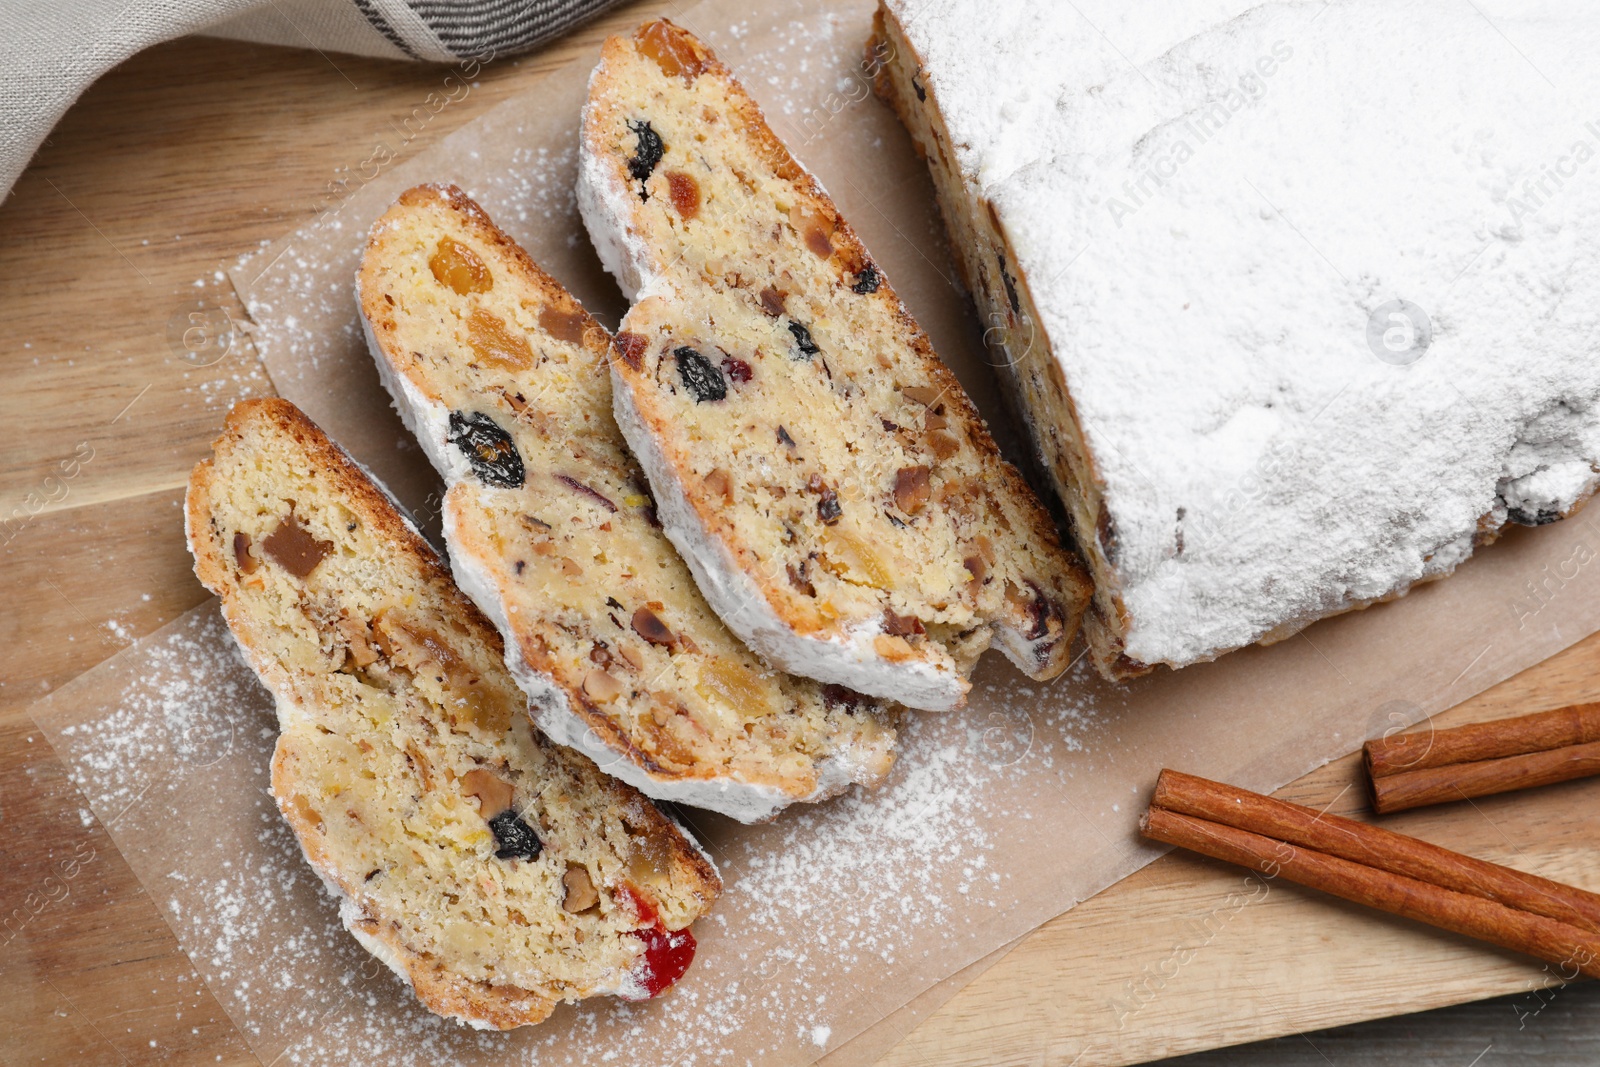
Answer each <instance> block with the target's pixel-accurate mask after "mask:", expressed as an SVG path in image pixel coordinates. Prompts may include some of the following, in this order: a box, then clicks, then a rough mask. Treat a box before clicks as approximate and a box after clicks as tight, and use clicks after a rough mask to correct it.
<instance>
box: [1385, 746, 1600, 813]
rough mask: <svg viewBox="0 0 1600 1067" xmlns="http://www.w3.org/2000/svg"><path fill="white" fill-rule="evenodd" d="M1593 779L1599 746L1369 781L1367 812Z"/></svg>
mask: <svg viewBox="0 0 1600 1067" xmlns="http://www.w3.org/2000/svg"><path fill="white" fill-rule="evenodd" d="M1596 774H1600V742H1594V743H1591V744H1587V745H1568V746H1567V747H1566V748H1554V749H1551V750H1550V751H1548V752H1530V753H1528V754H1527V755H1524V756H1507V757H1506V758H1504V759H1490V760H1479V761H1478V762H1476V763H1460V764H1446V765H1445V766H1443V767H1427V768H1424V769H1423V770H1420V771H1404V772H1401V773H1399V774H1390V775H1386V776H1384V777H1381V778H1374V779H1372V810H1374V811H1376V812H1377V813H1378V814H1380V815H1388V814H1390V813H1391V812H1396V811H1405V810H1407V809H1409V808H1421V807H1426V806H1427V805H1429V804H1445V803H1448V802H1450V801H1452V800H1466V799H1467V798H1468V797H1486V796H1492V795H1493V794H1495V793H1509V792H1511V791H1512V790H1514V789H1532V788H1533V787H1534V786H1539V785H1554V784H1555V783H1556V782H1569V781H1571V780H1572V779H1574V778H1589V777H1592V776H1593V775H1596Z"/></svg>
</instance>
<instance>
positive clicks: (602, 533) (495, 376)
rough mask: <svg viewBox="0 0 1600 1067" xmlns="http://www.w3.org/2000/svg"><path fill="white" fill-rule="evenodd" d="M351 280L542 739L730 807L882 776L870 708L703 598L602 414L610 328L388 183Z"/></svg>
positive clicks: (874, 712)
mask: <svg viewBox="0 0 1600 1067" xmlns="http://www.w3.org/2000/svg"><path fill="white" fill-rule="evenodd" d="M359 287H360V298H361V309H362V315H363V318H364V321H365V322H366V324H367V327H368V331H369V337H370V342H371V347H372V351H373V355H374V357H375V358H376V360H377V363H378V368H379V371H380V373H381V375H382V377H383V380H384V382H385V383H386V384H387V386H388V388H389V391H390V393H391V394H392V395H393V397H394V400H395V404H396V406H397V407H398V408H399V410H400V412H401V414H402V416H403V417H404V418H405V420H406V423H407V425H408V426H410V427H411V429H412V430H413V432H415V433H416V435H417V438H418V440H419V441H420V442H421V443H422V445H423V448H424V450H425V451H426V452H427V454H428V456H429V457H430V458H431V459H432V461H433V463H434V465H435V466H436V467H437V468H438V469H439V471H440V473H441V474H442V475H443V476H444V478H445V480H446V481H447V483H448V484H449V489H448V492H447V494H446V498H445V501H444V508H443V512H444V528H445V538H446V540H447V542H448V544H449V547H450V556H451V560H452V562H453V565H454V568H455V572H456V577H457V579H458V580H459V581H460V583H461V585H462V588H464V589H465V590H467V591H468V592H469V593H470V594H471V595H472V596H473V597H474V599H476V600H477V602H478V604H479V606H480V607H482V608H483V610H484V611H485V612H486V613H487V614H488V615H489V616H490V617H491V618H492V619H494V620H495V621H496V623H497V624H498V625H499V627H500V630H501V633H502V634H503V635H504V637H505V640H506V644H507V648H508V650H509V662H510V665H511V670H512V673H513V674H514V675H515V677H516V678H517V680H518V681H519V682H521V684H522V686H523V688H524V689H525V690H526V691H527V693H528V694H529V696H530V697H532V698H533V712H534V714H535V716H536V718H537V721H538V723H539V725H540V727H541V728H542V729H543V730H544V731H545V733H546V734H548V735H549V736H550V737H552V738H555V739H556V740H558V741H562V742H564V743H566V744H569V745H574V746H577V747H579V748H581V749H583V750H584V751H585V752H588V753H590V754H591V755H593V756H594V758H595V759H596V760H597V761H598V762H599V763H600V764H601V766H602V767H604V768H605V769H606V770H607V771H609V772H610V773H612V774H615V775H617V776H618V777H620V778H622V779H623V780H625V781H627V782H629V783H631V784H633V785H635V786H637V787H638V788H640V789H641V790H643V791H644V792H646V793H648V794H650V795H652V796H655V797H659V798H663V799H668V800H673V801H678V802H682V803H687V804H692V805H695V806H698V807H703V808H709V809H711V810H714V811H719V812H722V813H723V814H726V815H730V816H732V817H734V818H736V819H740V820H743V821H746V822H752V821H759V820H762V819H765V818H769V817H770V816H771V815H773V814H774V813H775V812H777V811H778V810H780V809H781V808H782V807H784V806H785V805H787V804H791V803H794V802H797V801H815V800H820V799H822V798H824V797H828V796H832V795H834V794H836V793H839V792H840V791H842V790H844V789H845V788H847V787H848V786H849V785H850V784H852V783H854V782H869V783H870V782H876V781H878V780H880V779H882V778H883V777H884V775H885V774H886V773H887V772H888V769H889V766H890V763H891V759H892V746H893V744H894V738H895V734H894V728H893V725H892V721H891V718H892V716H891V713H890V712H889V711H887V710H886V709H884V708H882V707H880V706H879V702H878V701H875V700H872V699H869V698H866V697H863V696H861V695H860V694H858V693H855V692H852V691H850V690H847V689H845V688H843V687H840V686H831V687H830V686H824V685H820V684H818V683H816V682H814V681H811V680H809V679H801V678H795V677H791V676H789V675H785V674H783V673H782V672H779V671H775V670H773V669H771V668H769V667H768V666H767V665H765V664H764V663H762V662H761V660H760V659H759V658H757V657H756V656H755V655H754V654H753V653H751V652H750V651H749V649H747V648H745V647H744V645H742V644H741V643H740V642H739V640H738V639H737V638H736V637H735V636H734V635H733V634H732V633H730V632H729V630H728V628H727V627H725V626H724V625H723V624H722V622H721V621H720V620H719V619H718V618H717V616H716V614H715V613H714V612H712V610H711V609H710V608H709V607H708V606H707V605H706V603H705V601H704V600H703V599H702V598H701V596H700V594H699V591H698V590H697V589H696V586H695V582H694V579H693V578H692V577H691V575H690V574H689V571H688V569H687V568H686V567H685V566H684V564H683V561H682V560H681V559H679V558H678V555H677V553H676V552H674V550H673V548H672V545H671V544H670V543H669V542H668V540H667V539H666V537H665V536H664V535H663V534H662V532H661V529H660V526H659V523H658V521H657V518H656V513H655V507H654V503H653V501H652V499H651V496H650V492H649V488H648V486H647V484H646V482H645V479H644V476H643V475H642V474H641V473H640V471H639V469H638V467H637V466H636V465H635V463H634V462H633V460H632V459H631V457H630V456H629V455H628V453H627V450H626V447H625V445H624V442H623V440H622V436H621V434H620V433H619V432H618V430H617V426H616V423H615V422H614V421H613V420H612V417H611V379H610V374H609V371H608V369H607V358H608V350H609V347H610V337H609V335H608V334H607V333H606V331H605V329H604V328H603V327H602V326H600V324H599V323H597V322H596V321H595V320H594V319H593V318H591V317H590V316H589V315H588V314H586V313H585V312H584V310H583V308H582V307H581V306H580V305H579V304H578V302H577V301H576V300H575V299H574V298H573V297H572V296H571V295H570V294H569V293H567V292H566V290H565V289H563V288H562V287H561V286H560V285H559V284H558V283H557V282H556V281H555V280H554V279H552V278H551V277H550V276H549V275H548V274H546V273H545V272H544V271H542V270H541V269H540V268H539V267H538V266H536V265H535V264H534V263H533V262H532V260H531V259H530V258H529V257H528V255H527V254H526V253H525V252H524V251H523V250H522V249H521V248H520V247H518V246H517V245H516V243H515V242H513V241H512V240H511V239H510V238H509V237H507V236H506V235H505V234H504V233H502V232H501V231H500V230H499V229H497V228H496V227H495V225H494V224H493V223H492V222H491V221H490V219H489V217H488V216H487V215H486V214H485V213H484V211H483V210H482V209H481V208H480V207H479V206H478V205H477V204H475V203H473V202H472V201H471V200H470V199H468V198H467V197H466V196H465V195H464V194H463V193H462V192H461V191H460V190H458V189H454V188H448V187H439V186H420V187H418V188H415V189H412V190H410V191H408V192H406V193H405V194H403V195H402V196H401V197H400V198H399V200H398V201H397V202H396V203H395V204H394V206H393V207H391V208H390V209H389V211H388V212H387V213H385V214H384V216H383V217H382V218H381V219H379V220H378V222H377V224H376V225H375V226H374V228H373V231H372V238H371V241H370V243H369V245H368V248H367V252H366V256H365V259H364V261H363V263H362V267H361V275H360V279H359Z"/></svg>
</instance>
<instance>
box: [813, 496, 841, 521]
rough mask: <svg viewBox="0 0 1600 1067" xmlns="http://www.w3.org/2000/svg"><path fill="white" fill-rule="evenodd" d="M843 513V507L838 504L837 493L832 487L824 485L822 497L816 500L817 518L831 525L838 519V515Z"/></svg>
mask: <svg viewBox="0 0 1600 1067" xmlns="http://www.w3.org/2000/svg"><path fill="white" fill-rule="evenodd" d="M843 514H844V509H843V508H842V507H840V506H839V494H838V493H835V492H834V491H833V490H832V489H829V488H826V487H824V488H823V490H822V498H821V499H820V500H818V501H817V518H819V519H821V520H822V521H823V522H825V523H827V524H828V525H829V526H832V525H833V524H834V523H836V522H838V521H839V516H840V515H843Z"/></svg>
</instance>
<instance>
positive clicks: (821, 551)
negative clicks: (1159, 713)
mask: <svg viewBox="0 0 1600 1067" xmlns="http://www.w3.org/2000/svg"><path fill="white" fill-rule="evenodd" d="M580 152H581V162H580V166H579V185H578V202H579V206H580V208H581V210H582V212H583V218H584V222H585V223H586V224H587V226H588V228H589V233H590V236H591V237H592V238H593V239H594V242H595V245H596V246H597V248H598V249H599V250H600V252H601V256H602V258H603V259H604V260H605V262H606V265H607V267H608V268H609V269H610V270H611V271H612V273H614V274H615V275H616V276H617V278H618V280H619V282H620V283H621V284H622V286H623V288H624V290H625V291H626V292H627V293H628V294H629V295H630V296H631V297H633V298H634V299H635V300H636V303H635V305H634V307H633V308H632V309H631V310H630V311H629V312H628V315H627V318H626V319H625V320H624V322H623V325H622V330H621V332H620V333H619V335H618V337H617V344H616V347H615V349H614V355H613V360H612V370H613V372H614V379H615V382H616V397H615V407H616V415H617V422H618V423H619V424H620V425H621V427H622V432H623V434H624V436H626V437H627V439H628V443H629V445H630V446H632V448H633V451H634V453H635V454H636V455H637V456H638V457H639V461H640V463H641V465H642V466H643V467H644V469H645V473H646V474H647V475H648V476H649V478H650V484H651V486H652V487H653V488H654V490H655V493H656V499H657V500H658V502H659V503H660V507H661V516H662V521H663V522H664V523H665V525H666V529H667V533H668V535H669V536H670V537H671V538H672V540H673V543H674V544H675V545H677V546H678V549H679V551H680V552H682V553H683V555H684V558H685V559H686V560H687V561H688V563H689V566H690V568H691V570H693V572H694V575H695V578H696V579H697V580H698V582H699V583H700V588H701V591H702V592H704V593H705V595H706V599H707V600H709V601H710V602H711V605H712V607H714V608H716V610H717V611H718V612H719V613H720V614H721V615H722V617H723V619H724V621H726V622H727V623H728V625H729V626H730V627H731V628H732V629H733V630H734V632H735V633H737V634H739V635H740V636H741V637H743V638H744V639H745V640H746V641H747V642H748V643H749V644H750V645H751V647H753V648H755V649H756V650H757V651H758V652H760V653H761V654H762V655H764V656H766V657H767V658H768V659H770V660H771V661H772V662H774V663H777V664H779V665H781V666H784V667H786V668H788V669H789V670H792V671H795V672H797V673H800V674H806V675H809V676H811V677H813V678H819V679H822V680H824V681H829V682H836V683H841V684H844V685H849V686H851V687H853V688H855V689H858V690H860V691H862V692H865V693H872V694H875V695H879V696H886V697H892V698H894V699H896V700H900V701H902V702H904V703H906V704H909V705H911V706H913V707H919V708H930V709H947V708H953V707H958V706H960V705H961V704H962V703H963V702H964V701H965V698H966V693H967V690H968V688H969V683H968V681H967V675H968V674H969V673H970V671H971V669H972V666H973V664H974V663H975V662H976V660H977V658H978V656H979V655H980V654H981V653H982V652H983V650H984V649H985V648H987V647H989V645H990V644H991V643H995V644H998V645H999V647H1000V648H1001V650H1002V651H1004V652H1005V654H1006V655H1007V656H1008V657H1009V658H1010V659H1011V660H1012V661H1013V662H1014V663H1016V664H1017V666H1019V667H1020V668H1021V669H1022V670H1023V671H1025V672H1026V673H1027V674H1029V675H1030V676H1032V677H1034V678H1039V679H1045V678H1050V677H1053V676H1055V675H1056V674H1058V673H1060V672H1061V671H1062V670H1063V669H1064V668H1065V666H1066V664H1067V656H1068V646H1069V645H1070V643H1071V641H1072V638H1073V636H1074V634H1075V633H1076V632H1077V628H1078V620H1079V617H1080V615H1081V613H1082V611H1083V608H1084V605H1085V603H1086V602H1087V599H1088V592H1089V590H1088V586H1087V582H1086V579H1085V577H1084V576H1083V573H1082V572H1081V570H1080V569H1079V567H1078V566H1077V564H1076V562H1075V561H1074V560H1073V559H1072V557H1071V556H1070V554H1069V553H1068V552H1067V551H1065V550H1064V549H1063V548H1062V547H1061V544H1060V542H1059V539H1058V536H1057V533H1056V530H1055V528H1054V526H1053V524H1052V523H1051V521H1050V519H1049V517H1048V515H1047V514H1046V513H1045V511H1044V509H1043V508H1042V507H1041V505H1040V504H1039V502H1038V500H1037V499H1036V498H1035V497H1034V495H1033V493H1032V492H1031V491H1030V490H1029V489H1028V487H1027V485H1026V484H1025V483H1024V482H1023V480H1022V478H1021V477H1020V476H1019V475H1018V474H1017V472H1016V471H1015V470H1014V469H1013V468H1012V467H1011V466H1010V465H1009V464H1007V463H1006V462H1005V461H1004V460H1003V459H1001V457H1000V454H999V452H998V451H997V449H996V448H995V444H994V441H993V439H992V438H991V437H990V435H989V432H988V429H987V428H986V427H985V426H984V423H983V421H982V419H981V418H980V417H979V415H978V413H977V410H976V409H975V408H974V407H973V405H972V402H971V401H970V400H969V399H968V397H967V395H966V393H965V392H964V391H963V390H962V388H961V386H960V384H959V383H958V382H957V381H956V379H955V376H954V375H952V374H951V373H950V372H949V370H947V369H946V368H945V366H944V365H943V364H942V363H940V362H939V360H938V358H937V357H936V356H935V355H934V353H933V350H932V348H931V347H930V346H929V343H928V339H927V336H926V335H925V334H924V333H923V332H922V330H921V329H920V328H919V327H918V326H917V324H916V323H915V322H914V321H913V320H912V318H911V316H910V314H909V313H908V312H907V310H906V308H905V306H904V305H903V304H902V303H901V302H900V300H899V298H898V297H896V296H895V293H894V290H893V289H892V288H891V287H890V285H889V282H888V280H887V279H886V278H885V277H884V276H883V272H882V271H881V270H880V269H879V268H878V266H877V265H876V264H875V263H874V262H873V261H872V259H871V258H870V257H869V256H868V254H867V252H866V249H864V248H863V247H862V245H861V242H860V241H859V240H857V238H856V236H855V234H854V233H853V232H852V231H851V229H850V227H849V225H848V224H847V223H846V222H845V221H844V219H843V218H841V217H840V215H839V212H838V210H837V209H836V208H835V207H834V204H833V202H832V201H831V200H830V199H829V198H828V196H827V194H826V193H825V192H823V190H822V188H821V186H820V185H818V183H817V182H816V180H815V179H813V178H812V176H811V175H810V174H809V173H807V172H806V171H805V170H804V169H803V168H802V167H801V166H800V165H799V164H798V163H796V162H795V160H794V159H793V157H791V156H790V154H789V152H788V150H787V149H786V148H785V147H784V146H783V144H782V143H781V142H780V141H779V140H778V138H777V137H776V135H774V134H773V132H772V130H771V129H770V128H769V127H768V126H767V124H766V121H765V120H764V119H763V118H762V115H761V112H760V110H759V109H758V108H757V107H756V104H755V102H754V101H753V100H752V99H751V98H750V97H749V95H748V94H747V93H746V92H745V90H744V89H743V87H742V86H741V85H740V84H739V82H738V81H737V80H735V78H734V76H733V75H732V73H730V71H729V70H728V68H727V67H725V66H724V65H723V64H722V63H720V62H718V60H717V59H716V57H715V56H714V55H713V54H712V53H711V51H710V49H708V48H707V47H706V46H705V45H704V44H703V43H701V42H700V41H699V40H697V39H696V38H695V37H694V36H693V35H691V34H689V33H687V32H686V31H684V30H682V29H679V28H678V27H676V26H674V25H672V24H671V23H670V22H666V21H658V22H651V23H648V24H646V25H645V26H643V27H641V28H640V29H639V31H638V32H637V33H635V34H634V35H633V36H632V37H613V38H611V39H610V40H608V41H607V42H606V44H605V48H604V52H603V55H602V58H601V62H600V65H599V66H598V67H597V68H596V69H595V72H594V74H593V76H592V78H591V80H590V83H589V101H588V105H587V107H586V109H585V113H584V123H583V133H582V137H581V141H580Z"/></svg>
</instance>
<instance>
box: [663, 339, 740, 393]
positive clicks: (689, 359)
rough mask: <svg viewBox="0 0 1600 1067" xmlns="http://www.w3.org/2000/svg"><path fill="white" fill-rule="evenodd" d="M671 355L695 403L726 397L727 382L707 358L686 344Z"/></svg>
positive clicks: (684, 385)
mask: <svg viewBox="0 0 1600 1067" xmlns="http://www.w3.org/2000/svg"><path fill="white" fill-rule="evenodd" d="M672 355H673V358H674V359H676V360H677V362H678V377H680V378H682V379H683V387H684V388H685V389H687V390H689V394H690V395H691V396H693V397H694V402H695V403H696V404H701V403H704V402H705V401H707V400H722V399H724V398H726V397H727V395H728V383H727V382H726V381H724V380H723V378H722V372H721V371H720V370H718V369H717V368H716V367H715V366H714V365H713V364H712V362H711V361H710V360H709V359H707V358H706V357H705V356H702V355H701V354H700V353H698V352H696V351H695V350H694V349H692V348H690V347H689V346H687V345H684V346H682V347H680V348H677V349H675V350H674V351H673V353H672Z"/></svg>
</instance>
